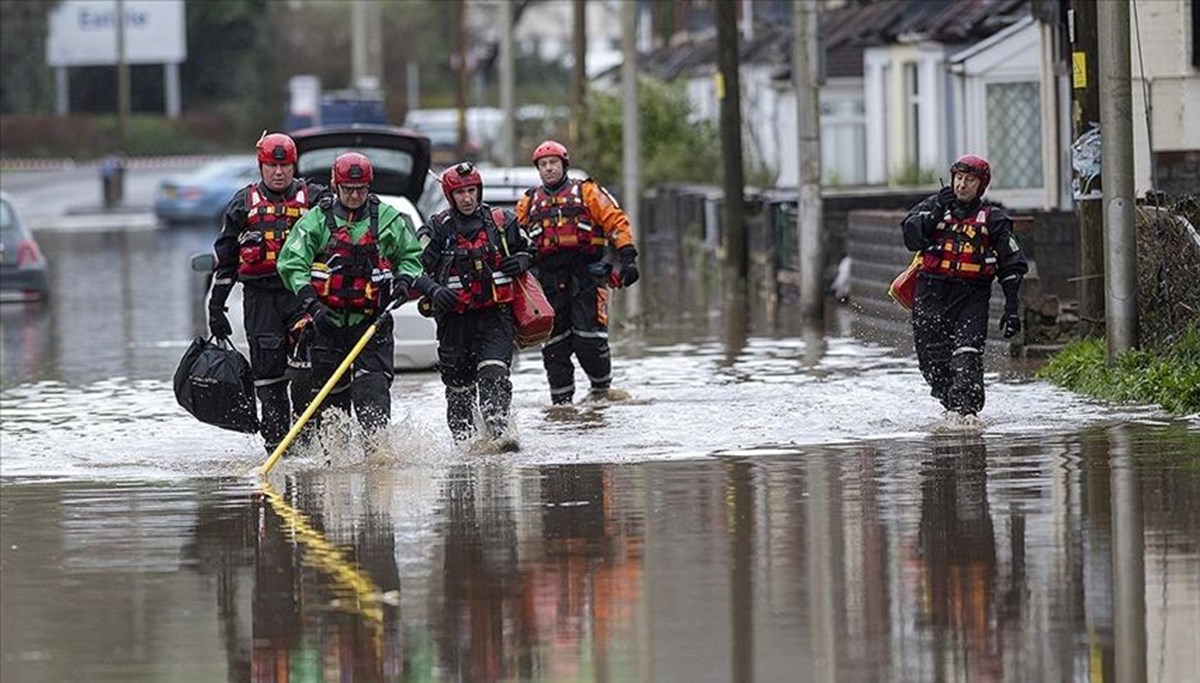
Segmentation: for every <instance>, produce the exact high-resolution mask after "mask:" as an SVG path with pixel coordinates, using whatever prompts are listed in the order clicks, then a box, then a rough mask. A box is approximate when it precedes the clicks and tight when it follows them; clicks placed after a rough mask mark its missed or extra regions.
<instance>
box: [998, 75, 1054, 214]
mask: <svg viewBox="0 0 1200 683" xmlns="http://www.w3.org/2000/svg"><path fill="white" fill-rule="evenodd" d="M987 139H988V160H989V161H990V162H991V163H992V185H991V187H992V188H994V189H1001V190H1011V189H1029V188H1039V187H1042V182H1043V181H1042V117H1041V90H1040V86H1039V85H1038V83H1037V82H1036V81H1029V82H1025V83H989V84H987Z"/></svg>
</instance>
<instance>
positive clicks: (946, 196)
mask: <svg viewBox="0 0 1200 683" xmlns="http://www.w3.org/2000/svg"><path fill="white" fill-rule="evenodd" d="M956 199H957V197H955V196H954V188H953V187H950V186H949V185H946V186H945V187H943V188H942V189H940V190H938V193H937V203H938V207H939V208H940V209H941V210H940V211H938V213H940V214H944V213H946V209H949V208H950V206H951V205H952V204H954V202H955V200H956ZM938 220H939V221H940V220H942V217H941V216H938Z"/></svg>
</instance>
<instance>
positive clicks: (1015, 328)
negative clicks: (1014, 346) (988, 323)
mask: <svg viewBox="0 0 1200 683" xmlns="http://www.w3.org/2000/svg"><path fill="white" fill-rule="evenodd" d="M1000 331H1001V332H1003V333H1004V338H1005V339H1011V338H1012V337H1013V335H1015V334H1017V333H1018V332H1020V331H1021V316H1020V315H1019V314H1018V313H1017V310H1016V307H1015V306H1014V307H1012V308H1011V309H1010V308H1009V307H1008V306H1005V307H1004V314H1003V315H1001V316H1000Z"/></svg>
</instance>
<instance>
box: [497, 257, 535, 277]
mask: <svg viewBox="0 0 1200 683" xmlns="http://www.w3.org/2000/svg"><path fill="white" fill-rule="evenodd" d="M532 264H533V256H531V255H529V254H526V253H524V252H518V253H516V254H512V255H510V256H505V257H504V260H503V261H501V262H500V271H501V272H503V273H504V274H505V275H513V276H516V275H520V274H521V273H524V272H525V271H527V270H529V266H530V265H532Z"/></svg>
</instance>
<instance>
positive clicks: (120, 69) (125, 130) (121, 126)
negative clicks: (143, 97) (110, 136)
mask: <svg viewBox="0 0 1200 683" xmlns="http://www.w3.org/2000/svg"><path fill="white" fill-rule="evenodd" d="M116 10H117V17H116V22H117V145H118V146H119V147H120V148H121V149H122V150H125V149H128V144H127V143H128V141H129V138H128V137H127V136H128V134H129V111H130V105H129V61H128V59H126V54H125V0H117V7H116Z"/></svg>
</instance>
